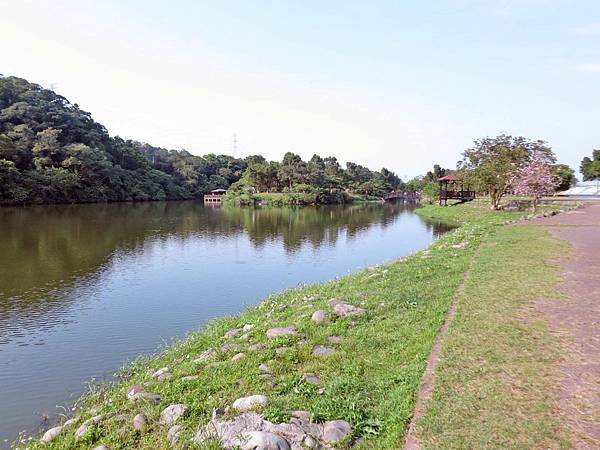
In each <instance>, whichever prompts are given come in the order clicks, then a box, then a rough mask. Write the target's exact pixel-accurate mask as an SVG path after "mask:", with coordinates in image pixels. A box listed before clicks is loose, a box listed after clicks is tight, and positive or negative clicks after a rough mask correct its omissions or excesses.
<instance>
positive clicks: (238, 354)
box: [231, 353, 246, 362]
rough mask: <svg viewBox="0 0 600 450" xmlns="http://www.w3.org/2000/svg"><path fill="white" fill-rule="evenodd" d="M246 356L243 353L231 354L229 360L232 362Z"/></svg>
mask: <svg viewBox="0 0 600 450" xmlns="http://www.w3.org/2000/svg"><path fill="white" fill-rule="evenodd" d="M245 357H246V354H245V353H236V354H235V355H233V357H232V358H231V360H232V361H233V362H238V361H239V360H241V359H244V358H245Z"/></svg>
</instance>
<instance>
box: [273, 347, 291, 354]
mask: <svg viewBox="0 0 600 450" xmlns="http://www.w3.org/2000/svg"><path fill="white" fill-rule="evenodd" d="M290 350H291V348H289V347H277V348H276V349H275V354H276V355H285V354H286V353H287V352H289V351H290Z"/></svg>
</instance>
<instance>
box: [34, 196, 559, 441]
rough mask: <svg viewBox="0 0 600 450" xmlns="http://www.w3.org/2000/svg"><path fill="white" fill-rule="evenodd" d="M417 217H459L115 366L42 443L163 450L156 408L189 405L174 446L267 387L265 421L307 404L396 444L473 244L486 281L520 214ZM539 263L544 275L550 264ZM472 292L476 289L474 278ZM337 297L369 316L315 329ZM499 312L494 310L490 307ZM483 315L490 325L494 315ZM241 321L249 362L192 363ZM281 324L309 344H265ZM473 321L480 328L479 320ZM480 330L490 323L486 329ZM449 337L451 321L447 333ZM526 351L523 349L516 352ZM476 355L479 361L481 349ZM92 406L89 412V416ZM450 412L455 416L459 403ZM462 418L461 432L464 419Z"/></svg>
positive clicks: (473, 208) (431, 418)
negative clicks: (118, 377) (405, 247)
mask: <svg viewBox="0 0 600 450" xmlns="http://www.w3.org/2000/svg"><path fill="white" fill-rule="evenodd" d="M420 213H421V214H423V215H426V216H429V217H438V218H440V219H443V220H446V221H452V222H454V223H457V224H458V223H461V222H462V224H463V226H461V227H460V228H458V229H457V230H455V231H454V232H452V233H450V234H448V235H446V236H444V237H443V238H442V239H440V240H439V241H438V242H437V243H435V244H434V245H432V246H431V247H430V248H429V249H428V250H427V251H424V252H419V253H417V254H415V255H413V256H411V257H408V258H406V259H403V260H398V261H396V262H394V263H391V264H388V265H386V266H379V267H377V268H372V269H371V270H366V271H363V272H360V273H358V274H355V275H351V276H348V277H344V278H342V279H339V280H335V281H332V282H330V283H326V284H321V285H314V286H306V287H301V288H298V289H294V290H290V291H286V292H283V293H281V294H278V295H275V296H272V297H271V298H269V299H267V300H265V301H264V302H263V303H261V304H260V305H258V306H257V307H255V308H252V309H250V310H249V311H248V312H246V313H244V314H242V315H241V316H239V317H232V318H225V319H222V320H219V321H216V322H214V323H212V324H211V325H209V326H208V327H206V328H205V329H204V330H202V331H200V332H197V333H193V334H191V335H190V336H189V337H188V338H187V339H185V340H183V341H182V342H180V343H178V344H176V345H173V346H171V347H168V348H166V349H165V350H164V351H163V352H162V353H161V354H159V355H155V356H152V357H146V358H141V359H140V360H138V361H137V362H136V363H134V364H133V365H131V366H130V367H127V368H126V369H125V370H124V371H123V375H122V382H121V383H119V384H114V385H103V386H95V387H93V388H92V389H91V390H90V392H89V393H88V394H87V395H86V396H85V397H84V398H83V399H82V400H81V402H80V406H79V409H78V411H77V412H76V414H75V417H77V418H78V423H77V424H76V425H74V426H73V427H72V428H70V429H69V430H68V431H67V432H65V433H64V434H63V435H61V437H59V438H58V439H56V440H55V441H53V442H52V443H51V444H50V445H43V447H44V448H53V449H67V448H69V449H71V448H90V447H92V446H94V445H100V444H104V445H107V446H109V447H110V448H111V449H112V450H116V449H126V448H148V449H151V448H168V447H169V443H168V441H167V438H166V432H167V429H166V428H165V427H163V426H161V425H159V423H158V418H159V415H160V411H161V410H162V409H163V408H164V407H165V406H167V405H169V404H171V403H186V404H188V405H189V406H190V408H189V411H188V413H187V414H186V415H185V417H184V418H183V419H182V420H181V421H180V423H181V424H182V425H183V426H184V431H183V434H182V437H181V441H182V442H183V441H188V440H189V439H191V438H192V436H193V435H194V434H195V433H196V432H197V431H198V429H199V428H200V427H202V426H203V425H204V424H206V423H207V422H208V420H209V419H210V414H211V412H212V411H213V410H214V409H215V408H216V407H223V408H224V407H226V406H228V405H231V404H232V402H233V401H234V400H235V399H236V398H238V397H240V396H245V395H250V394H257V393H264V394H266V395H268V396H269V399H270V403H269V406H268V407H267V409H266V410H265V415H266V418H267V419H269V420H272V421H275V422H279V421H286V420H287V419H288V417H289V414H290V412H291V411H293V410H298V409H301V410H308V411H311V412H312V413H313V418H314V420H315V421H325V420H333V419H345V420H348V421H349V422H350V423H351V424H352V426H353V437H363V438H364V440H363V441H362V443H361V444H360V446H359V448H363V449H378V448H381V449H397V448H400V447H401V446H402V442H403V438H404V433H405V430H406V428H407V426H408V423H409V422H410V419H411V417H412V414H413V408H414V402H415V398H416V394H417V392H418V389H419V385H420V381H421V377H422V374H423V371H424V369H425V366H426V362H427V358H428V356H429V354H430V352H431V348H432V346H433V343H434V341H435V338H436V335H437V333H438V330H439V328H440V327H441V325H442V324H443V322H444V319H445V317H446V314H447V311H448V308H449V305H450V304H451V302H452V301H453V299H454V297H455V295H456V292H457V290H458V286H459V285H460V284H461V282H462V281H463V278H464V275H465V273H466V271H467V268H468V267H469V265H470V262H471V259H472V257H473V255H474V254H475V253H476V249H477V248H478V247H479V246H480V244H482V243H484V244H485V245H486V246H485V247H484V248H485V250H483V251H482V252H481V256H480V257H479V258H480V259H481V261H483V263H482V264H481V266H480V265H479V262H478V265H477V268H476V270H477V273H478V276H484V275H485V276H487V277H490V278H492V276H491V275H490V272H489V271H493V270H497V269H502V268H503V267H505V256H503V255H504V254H503V253H502V254H501V255H500V256H501V259H500V260H499V261H502V264H496V263H495V262H494V256H493V253H492V250H491V249H492V247H489V245H490V243H491V242H492V241H491V240H494V242H496V244H495V247H494V248H502V249H504V247H505V246H509V247H510V245H509V244H510V242H511V241H510V239H513V238H512V237H510V236H509V237H504V238H502V236H503V234H502V233H504V231H502V232H500V231H499V230H510V229H512V228H514V227H511V228H508V227H507V228H501V227H500V226H499V225H501V224H503V223H505V222H506V221H509V220H514V219H517V218H519V217H522V216H523V214H522V213H505V212H491V211H489V210H487V207H485V205H484V204H483V203H482V202H474V203H471V204H467V205H462V206H460V207H454V208H439V207H433V206H432V207H426V208H423V209H422V210H420ZM523 233H524V232H523ZM529 233H530V234H532V233H533V232H532V231H530V232H529ZM525 237H526V238H531V236H525ZM525 240H526V239H525ZM547 247H548V249H547V253H543V254H540V255H537V256H539V257H542V256H544V257H545V256H547V254H548V255H549V254H550V253H551V251H550V250H559V249H558V248H555V247H552V246H550V245H548V246H547ZM488 249H490V250H488ZM507 251H508V250H507ZM484 257H486V258H488V259H487V260H486V259H484ZM478 261H479V259H478ZM486 261H487V263H485V262H486ZM484 263H485V264H484ZM529 263H531V261H529ZM525 267H526V266H525ZM544 267H545V266H544ZM521 268H523V267H521ZM548 270H549V271H550V273H553V272H551V271H552V270H553V269H551V268H548ZM533 272H534V273H535V274H536V276H539V277H544V276H546V274H547V272H546V271H544V270H541V269H536V268H534V269H533ZM486 274H487V275H486ZM506 276H508V275H506V274H504V275H502V277H501V278H500V279H502V280H506ZM477 280H478V278H476V277H473V278H471V281H469V283H468V286H469V289H468V292H469V293H470V294H469V295H472V296H473V297H476V295H477V294H476V293H475V292H473V289H474V287H477V286H478V285H479V284H480V283H479V281H477ZM486 284H487V281H486ZM472 285H473V286H474V287H473V286H472ZM481 289H483V290H485V286H484V285H483V284H481ZM471 292H473V293H472V294H471ZM511 292H512V294H514V293H515V292H513V291H511ZM527 292H529V291H527ZM490 295H491V294H490ZM334 297H338V298H339V297H342V298H344V299H346V300H347V301H348V302H350V303H352V304H355V305H357V306H362V307H364V308H366V309H367V310H368V314H367V315H366V316H364V317H360V318H355V319H354V320H349V319H345V320H342V319H338V320H335V321H333V322H332V323H331V324H329V325H315V324H313V323H312V321H311V320H310V316H311V314H312V312H314V311H315V310H317V309H326V310H327V309H329V308H328V306H327V301H328V300H329V299H331V298H334ZM479 306H482V307H487V306H489V304H488V303H480V304H479ZM509 306H511V305H509ZM477 307H478V305H477V304H474V305H473V306H472V309H471V310H463V308H465V306H463V303H462V300H461V310H460V313H459V317H458V318H457V324H459V325H460V324H463V323H464V321H465V320H467V322H468V323H467V325H463V326H465V327H466V328H461V329H462V330H464V332H465V333H466V332H470V329H469V327H468V324H470V323H471V322H472V321H475V322H476V323H477V320H476V317H477V315H482V316H481V317H484V315H485V314H488V313H489V314H492V312H488V311H487V309H486V310H485V311H477ZM511 307H513V308H516V307H517V306H515V305H512V306H511ZM497 308H498V307H497V306H496V305H494V308H493V311H496V310H497ZM505 312H506V314H507V315H513V314H514V310H511V309H506V310H505ZM465 314H469V315H474V318H473V319H470V318H465V317H464V315H465ZM490 318H492V319H493V320H498V318H497V317H496V316H495V315H494V316H490ZM247 323H248V324H253V325H255V328H254V329H253V330H252V332H251V336H252V339H251V342H252V343H259V342H260V343H263V344H264V345H265V346H266V349H265V350H264V351H262V352H247V353H246V357H245V358H244V359H243V360H241V361H240V362H237V363H234V362H231V360H230V359H231V356H232V355H233V354H234V353H235V352H231V353H228V354H222V355H220V356H219V358H218V360H217V362H216V363H214V364H206V365H197V364H194V363H193V362H192V361H193V359H194V358H196V357H197V356H198V355H200V354H201V353H202V352H203V351H204V350H206V349H208V348H211V347H214V348H218V347H220V346H221V345H222V344H224V343H225V342H240V343H242V344H243V345H244V346H246V345H247V344H246V343H244V342H243V341H240V340H238V339H237V338H234V339H230V340H226V339H224V338H223V334H224V333H225V332H226V331H227V330H229V329H231V328H235V327H239V326H242V325H244V324H247ZM287 325H295V326H296V328H297V329H298V331H300V332H301V333H302V334H303V335H304V336H305V337H306V339H307V341H308V343H307V344H302V343H300V342H298V340H297V339H278V340H276V341H275V342H268V341H267V340H266V338H265V332H266V330H267V329H268V328H271V327H275V326H287ZM481 326H482V327H483V329H484V330H485V328H486V327H484V324H483V323H482V324H481ZM536 327H538V326H537V325H536ZM489 328H490V329H491V330H495V328H494V327H489ZM538 328H539V327H538ZM536 329H537V328H536ZM515 333H516V332H515ZM507 334H508V338H512V339H514V341H512V342H514V343H515V344H518V345H521V344H522V342H521V341H522V339H521V338H520V337H519V336H513V334H514V333H513V332H512V330H508V331H507ZM517 334H518V333H517ZM333 335H336V336H343V337H344V341H343V342H342V343H341V344H337V345H336V347H337V352H336V354H335V355H334V356H332V357H330V358H326V359H318V358H315V357H313V356H312V355H311V349H312V346H313V345H318V344H326V338H327V337H328V336H333ZM455 336H456V334H455V332H454V328H453V332H452V337H453V339H454V338H455ZM478 337H479V336H478ZM465 340H466V341H465ZM525 340H526V339H525ZM509 341H510V339H509ZM474 342H477V341H472V340H469V339H468V336H466V335H465V336H463V340H459V341H453V348H454V349H455V351H456V355H455V354H452V355H451V361H458V359H457V358H459V357H461V355H462V354H463V353H468V354H470V353H471V348H472V347H473V346H474ZM483 342H484V343H485V342H486V341H485V340H483ZM280 346H289V347H290V348H291V350H290V351H289V352H288V353H286V354H284V355H276V354H275V348H276V347H280ZM461 346H462V347H461ZM526 348H529V347H527V346H524V347H523V349H526ZM500 350H501V349H499V351H500ZM529 350H531V349H530V348H529ZM523 351H524V350H523ZM462 356H464V355H462ZM490 356H491V355H490ZM483 357H487V356H486V354H485V353H484V354H483ZM498 358H500V356H498V355H496V356H494V359H492V360H490V362H489V364H492V362H495V361H496V360H498ZM263 362H264V363H267V364H268V365H269V366H270V367H271V368H272V370H273V374H274V376H275V377H276V381H277V387H275V388H274V389H273V388H270V387H269V386H268V385H267V384H266V383H265V381H264V380H262V379H261V378H259V374H260V371H259V370H258V365H259V364H260V363H263ZM469 362H470V363H474V361H470V360H469ZM163 366H169V367H171V369H172V371H173V373H174V375H175V378H174V380H173V381H164V382H159V381H156V380H154V379H152V378H151V377H150V374H151V373H152V372H153V371H155V370H156V369H158V368H161V367H163ZM468 368H470V367H468ZM444 370H447V371H448V373H447V375H444V377H442V378H441V380H442V382H443V383H444V384H442V386H447V387H448V388H450V387H451V386H454V383H453V379H454V378H453V377H454V376H456V374H455V373H454V372H453V370H457V369H456V367H455V366H454V365H453V364H450V365H448V364H445V365H444ZM306 372H313V373H318V374H319V375H320V376H321V380H322V383H321V387H323V388H324V393H322V394H319V393H318V387H316V386H313V385H310V384H307V383H305V382H303V381H302V378H301V375H302V373H306ZM185 375H199V378H198V379H197V380H195V381H187V382H185V381H181V380H180V378H181V377H182V376H185ZM475 375H476V371H475ZM142 382H148V383H149V385H148V387H147V391H148V392H155V393H158V394H160V395H161V396H162V397H163V402H162V403H161V405H157V406H155V405H149V404H140V403H132V402H130V401H128V400H127V399H126V391H127V388H128V387H130V386H132V385H134V384H138V383H142ZM448 392H450V391H439V390H436V402H438V403H436V404H435V405H432V408H433V407H436V405H439V406H441V405H442V404H443V403H442V402H445V401H447V400H448V399H447V398H446V397H445V395H444V394H445V393H448ZM91 408H95V409H96V411H94V412H90V409H91ZM432 411H435V412H433V413H431V414H428V416H427V418H426V419H427V421H426V422H424V427H423V430H424V431H425V432H426V433H427V434H426V436H427V438H428V441H427V442H428V443H431V445H432V446H433V447H438V446H437V442H438V441H436V439H438V437H437V436H440V435H443V436H445V435H444V434H443V432H442V431H443V430H444V426H445V425H444V424H445V422H444V421H445V420H446V418H447V419H448V420H454V419H453V418H452V417H450V416H449V415H448V414H449V413H446V412H445V411H439V410H438V409H432ZM456 411H457V412H458V411H460V413H461V414H462V413H463V410H462V409H459V408H458V405H456ZM140 412H143V413H144V414H146V416H147V417H148V419H149V428H148V430H147V432H145V433H142V434H140V433H136V432H134V431H133V428H132V425H131V421H132V418H133V416H135V415H136V414H137V413H140ZM107 413H119V414H124V419H123V420H117V419H118V418H116V417H111V418H108V419H106V420H105V421H103V422H102V423H101V424H100V425H99V426H96V427H94V429H93V432H92V433H90V434H89V435H88V437H87V438H86V439H84V440H81V441H75V439H74V437H73V432H74V431H75V430H76V429H77V427H78V426H79V424H81V423H82V422H84V421H85V420H87V419H89V418H90V417H92V416H93V415H95V414H107ZM471 415H472V411H471ZM467 417H469V416H465V421H466V420H467V419H466V418H467ZM440 421H441V422H440ZM463 422H464V421H463ZM465 423H466V425H465V426H466V427H468V421H467V422H465ZM446 425H447V424H446ZM450 434H452V433H450ZM444 442H446V441H444ZM452 442H457V441H452ZM463 442H466V441H463ZM27 446H28V447H29V448H36V447H37V446H39V447H42V445H41V444H38V443H35V442H29V443H28V444H27ZM442 447H444V446H442ZM459 447H460V445H459ZM192 448H193V446H192ZM438 448H439V447H438Z"/></svg>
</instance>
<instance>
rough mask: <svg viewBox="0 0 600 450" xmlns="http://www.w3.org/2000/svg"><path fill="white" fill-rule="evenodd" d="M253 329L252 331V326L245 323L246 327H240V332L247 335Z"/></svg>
mask: <svg viewBox="0 0 600 450" xmlns="http://www.w3.org/2000/svg"><path fill="white" fill-rule="evenodd" d="M253 329H254V325H252V324H250V323H247V324H246V325H244V326H243V327H242V331H244V332H246V333H247V332H248V331H252V330H253Z"/></svg>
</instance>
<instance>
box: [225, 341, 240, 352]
mask: <svg viewBox="0 0 600 450" xmlns="http://www.w3.org/2000/svg"><path fill="white" fill-rule="evenodd" d="M241 349H242V346H241V344H238V343H236V342H232V343H230V344H224V345H223V346H221V352H222V353H228V352H239V351H240V350H241Z"/></svg>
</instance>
